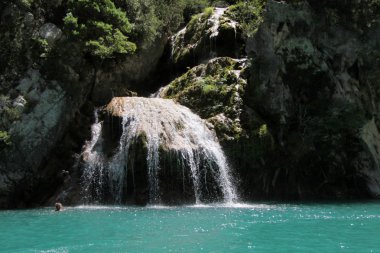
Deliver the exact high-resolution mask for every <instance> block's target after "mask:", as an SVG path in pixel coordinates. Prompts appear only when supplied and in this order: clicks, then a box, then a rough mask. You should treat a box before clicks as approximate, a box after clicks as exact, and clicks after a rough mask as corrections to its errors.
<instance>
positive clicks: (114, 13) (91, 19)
mask: <svg viewBox="0 0 380 253" xmlns="http://www.w3.org/2000/svg"><path fill="white" fill-rule="evenodd" d="M64 24H65V30H66V32H67V33H68V34H69V35H70V36H71V37H72V38H77V39H78V40H79V41H83V46H84V50H85V52H86V53H89V54H90V55H91V56H94V57H95V58H100V59H106V58H115V57H116V56H118V55H125V54H129V53H133V52H134V51H135V50H136V45H135V44H134V43H132V42H130V41H129V40H128V34H129V33H130V32H131V30H132V25H131V24H130V23H129V20H128V18H127V16H126V14H125V12H123V11H122V10H121V9H119V8H117V7H116V6H115V4H114V2H113V1H111V0H69V1H68V13H67V14H66V17H65V18H64Z"/></svg>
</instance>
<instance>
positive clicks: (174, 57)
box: [0, 1, 380, 208]
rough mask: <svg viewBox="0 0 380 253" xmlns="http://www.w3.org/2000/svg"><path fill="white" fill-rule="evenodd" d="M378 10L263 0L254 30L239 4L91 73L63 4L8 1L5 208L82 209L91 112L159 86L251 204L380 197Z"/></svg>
mask: <svg viewBox="0 0 380 253" xmlns="http://www.w3.org/2000/svg"><path fill="white" fill-rule="evenodd" d="M258 2H259V1H257V4H258ZM374 2H376V1H374ZM372 4H373V3H372V1H362V2H360V1H348V2H347V3H346V4H345V5H344V6H343V5H342V6H341V5H339V4H331V3H322V2H318V1H291V3H289V2H279V1H267V2H266V3H265V8H264V9H263V10H262V11H261V12H260V11H259V12H252V13H251V14H250V22H248V23H247V22H246V21H245V20H244V15H243V14H244V12H243V10H244V8H245V7H246V6H244V4H236V5H233V6H231V7H228V8H224V6H219V7H217V8H214V9H210V8H209V9H206V11H204V12H203V13H201V14H197V15H196V16H194V17H193V18H192V19H191V20H190V22H189V23H188V24H187V25H186V26H185V27H183V28H182V29H181V30H180V31H179V32H178V33H176V34H174V35H173V36H170V34H169V33H167V34H166V33H163V34H162V36H158V37H157V38H156V39H155V40H152V42H151V43H150V44H149V45H148V46H146V47H144V48H143V49H141V50H140V51H138V52H137V53H136V54H135V55H133V56H129V57H127V58H126V59H124V60H122V61H118V62H112V61H109V62H105V64H104V65H102V67H101V68H99V69H96V71H95V69H94V67H93V65H92V64H91V62H89V61H88V59H87V58H86V56H85V55H82V54H81V53H80V52H79V48H78V46H77V44H76V43H75V42H72V41H70V40H68V39H67V38H66V37H65V33H64V32H62V29H63V28H62V23H61V21H60V20H61V19H62V17H60V16H59V15H58V14H57V13H60V12H59V9H60V8H62V3H61V2H60V1H53V2H52V3H51V4H47V5H41V6H39V8H37V9H32V10H31V9H28V8H26V7H23V6H22V5H20V4H18V2H12V1H7V2H6V3H5V4H2V6H1V8H0V9H1V10H2V11H1V12H2V13H1V25H0V26H1V30H0V33H1V35H3V36H1V47H2V50H3V51H2V52H1V53H2V55H5V50H4V49H7V48H8V49H9V48H11V49H12V50H7V51H6V53H7V54H8V55H9V57H8V58H2V61H1V64H0V65H1V73H0V74H1V79H0V82H1V90H0V91H1V92H0V93H1V94H2V95H1V97H0V99H1V100H0V113H1V129H0V130H1V135H0V138H1V143H0V145H1V150H0V152H1V153H0V156H1V159H0V207H2V208H15V207H26V206H34V205H43V204H47V203H51V202H54V201H56V200H59V201H64V202H66V203H68V204H75V203H78V201H79V200H78V196H77V195H78V194H79V191H80V189H79V188H80V187H79V186H80V185H81V181H80V180H81V176H82V174H83V166H82V167H81V165H80V164H81V162H82V161H83V159H84V157H83V153H82V148H83V145H84V144H85V141H86V140H90V139H91V124H92V123H94V121H95V118H94V116H93V112H94V110H95V107H99V106H105V105H106V104H108V102H110V100H111V99H112V97H115V96H134V95H136V93H138V94H142V95H146V94H148V93H149V91H152V90H154V89H156V90H158V88H160V87H159V86H160V85H161V84H163V85H166V86H165V87H163V88H162V89H160V91H159V92H158V93H157V94H156V95H157V96H160V97H162V98H170V99H173V100H174V101H176V102H177V103H179V104H181V105H183V106H186V107H188V108H190V109H191V110H192V111H193V112H194V113H196V114H198V115H199V116H200V117H201V118H202V119H205V120H207V121H208V122H209V124H210V127H211V126H212V128H214V130H215V132H216V134H217V136H218V139H219V141H220V143H221V145H222V147H223V149H224V152H225V153H226V155H227V158H228V160H229V163H230V164H231V167H232V168H233V171H232V175H233V176H234V177H235V178H236V181H237V185H238V187H237V188H238V190H239V193H240V196H241V198H242V199H243V200H259V199H260V200H273V199H275V200H305V199H358V198H360V199H362V198H370V197H379V194H380V168H379V164H380V153H379V152H380V151H379V150H378V148H379V144H380V135H379V131H378V129H379V114H378V110H379V101H378V96H379V94H377V93H378V88H377V87H379V80H380V78H379V77H380V72H379V69H380V68H379V67H380V66H379V64H380V61H379V59H380V52H379V44H380V23H379V16H378V10H377V9H376V8H375V7H376V5H375V4H373V5H372ZM222 7H223V8H222ZM257 9H259V7H258V6H257ZM47 13H49V14H47ZM38 39H44V43H42V45H41V41H38ZM45 42H46V43H47V44H46V43H45ZM3 59H6V60H3ZM163 80H165V81H163ZM144 84H146V86H144ZM148 84H149V85H148ZM101 120H105V118H104V117H103V118H101ZM141 159H145V158H141ZM78 164H79V165H78ZM78 187H79V188H78ZM144 194H146V193H144ZM136 202H138V201H136ZM143 202H144V201H143ZM144 203H145V202H144Z"/></svg>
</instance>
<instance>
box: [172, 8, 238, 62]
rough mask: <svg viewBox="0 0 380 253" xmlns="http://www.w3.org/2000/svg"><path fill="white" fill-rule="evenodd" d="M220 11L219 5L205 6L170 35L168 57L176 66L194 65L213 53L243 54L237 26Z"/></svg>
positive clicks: (223, 10)
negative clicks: (185, 24)
mask: <svg viewBox="0 0 380 253" xmlns="http://www.w3.org/2000/svg"><path fill="white" fill-rule="evenodd" d="M224 12H225V9H222V8H206V9H205V11H204V12H203V13H200V14H197V15H194V16H193V17H192V19H191V20H190V22H189V23H188V24H187V26H186V27H185V28H184V29H182V30H181V31H180V32H178V33H177V34H176V35H175V36H173V38H172V60H173V64H174V65H175V67H176V68H177V69H178V68H179V69H185V68H186V67H192V66H195V65H196V64H198V63H199V62H201V61H203V60H207V59H210V58H212V57H215V56H220V57H221V56H228V57H239V56H240V55H241V54H243V50H242V48H243V46H242V45H243V44H244V41H243V40H242V37H241V29H240V26H239V24H238V23H237V22H236V21H234V20H232V19H231V18H230V17H227V16H225V15H224Z"/></svg>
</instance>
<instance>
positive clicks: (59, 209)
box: [55, 202, 63, 211]
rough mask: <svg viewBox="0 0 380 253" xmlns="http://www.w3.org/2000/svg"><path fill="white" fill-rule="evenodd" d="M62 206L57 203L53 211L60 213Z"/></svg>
mask: <svg viewBox="0 0 380 253" xmlns="http://www.w3.org/2000/svg"><path fill="white" fill-rule="evenodd" d="M62 209H63V205H62V204H61V203H59V202H57V203H55V211H62Z"/></svg>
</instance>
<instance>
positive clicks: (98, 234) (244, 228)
mask: <svg viewBox="0 0 380 253" xmlns="http://www.w3.org/2000/svg"><path fill="white" fill-rule="evenodd" d="M0 252H149V253H154V252H186V253H187V252H276V253H277V252H355V253H358V252H380V202H369V203H345V204H252V205H248V204H244V205H235V206H233V207H226V206H223V205H220V206H187V207H160V206H156V207H145V208H140V207H101V206H99V207H96V206H81V207H73V208H66V209H65V210H64V211H63V212H54V211H53V210H52V208H45V209H34V210H22V211H1V212H0Z"/></svg>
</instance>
